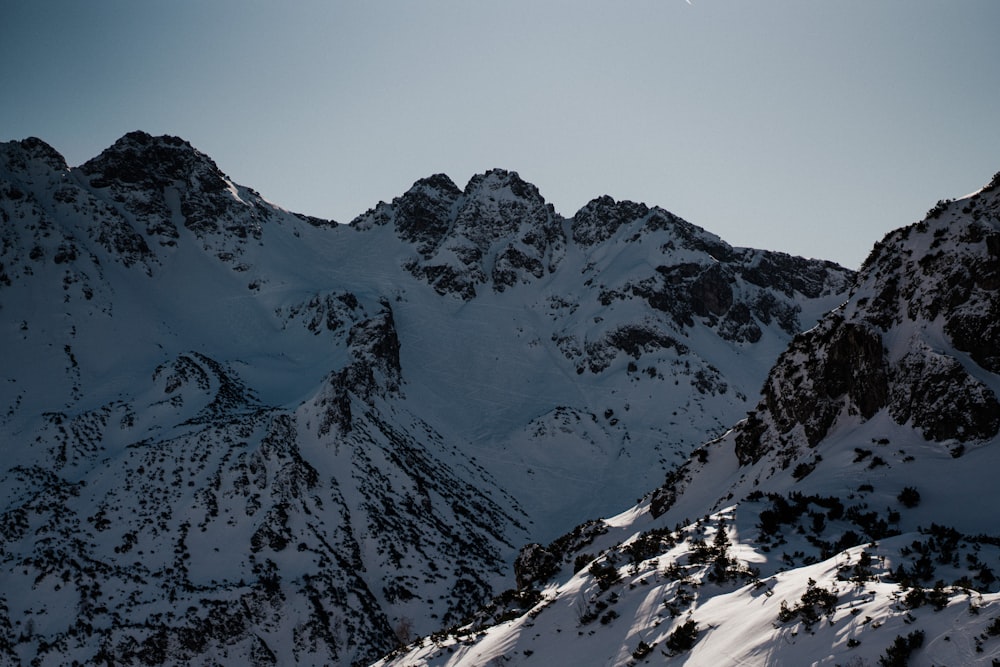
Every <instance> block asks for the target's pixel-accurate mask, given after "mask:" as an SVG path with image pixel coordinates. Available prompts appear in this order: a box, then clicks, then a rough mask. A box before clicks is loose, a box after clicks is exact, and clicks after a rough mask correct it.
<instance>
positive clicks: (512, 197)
mask: <svg viewBox="0 0 1000 667" xmlns="http://www.w3.org/2000/svg"><path fill="white" fill-rule="evenodd" d="M0 160H2V161H0V218H2V222H3V228H2V235H3V236H2V240H0V241H2V242H0V263H2V267H0V276H2V278H0V298H2V299H3V301H2V303H3V308H4V310H5V312H6V313H7V322H8V324H7V325H6V326H5V327H4V328H3V329H2V330H0V336H2V339H0V341H2V344H3V345H4V349H5V350H6V364H5V366H6V369H5V377H4V383H3V392H2V393H0V428H2V433H3V442H4V443H5V444H4V455H5V458H6V462H5V466H4V467H3V469H2V470H0V476H2V479H3V480H4V481H3V484H4V488H6V489H8V493H7V494H5V502H4V505H3V507H2V508H0V511H2V514H3V517H4V520H5V523H4V525H5V526H7V528H5V532H4V534H3V541H2V544H3V551H2V553H3V554H4V563H6V565H5V566H4V567H2V568H0V583H2V585H0V591H3V599H2V600H0V603H2V604H0V628H2V629H3V633H2V634H3V637H2V640H0V652H2V654H3V655H4V659H5V660H9V661H12V662H18V661H24V662H30V661H32V660H35V659H36V658H37V659H38V660H40V661H43V662H44V661H53V662H66V661H72V660H78V661H80V662H93V661H101V660H105V661H107V660H112V661H115V662H119V663H123V664H139V663H147V662H168V663H169V662H173V663H189V662H195V663H197V662H199V661H200V662H204V663H219V662H221V663H227V662H237V663H240V664H245V663H246V662H252V663H255V664H273V663H279V662H283V663H287V662H307V663H308V662H323V663H333V664H357V663H364V662H367V661H370V660H372V659H375V658H377V657H378V656H379V655H382V654H383V653H385V652H386V651H388V650H390V649H391V648H393V647H394V646H395V645H396V644H398V643H399V642H400V641H403V640H404V639H409V638H411V637H412V633H414V632H417V633H421V634H426V633H428V632H431V631H433V630H436V629H438V628H439V627H441V626H448V625H453V624H455V623H458V622H460V621H461V620H462V619H463V618H465V617H467V616H469V615H471V614H473V613H474V612H475V611H476V610H477V609H478V608H479V606H480V604H481V603H482V602H484V601H486V600H488V599H489V598H490V597H491V596H492V595H494V594H495V593H497V591H499V590H502V588H503V587H505V586H507V585H510V584H512V583H513V581H514V574H515V573H514V571H513V570H514V563H513V561H514V558H515V556H516V554H517V552H518V550H519V548H520V547H521V546H522V545H523V544H526V543H528V542H532V541H536V542H537V541H543V540H547V539H551V538H553V537H555V536H557V535H558V534H559V533H560V532H562V530H564V526H566V525H572V524H573V523H575V522H578V521H580V520H582V519H585V518H587V517H588V516H590V515H591V513H606V512H608V511H609V510H611V509H614V508H617V507H620V506H622V505H623V504H625V503H626V502H630V501H631V500H632V499H633V498H634V497H635V495H636V494H637V493H641V492H642V489H648V488H652V487H654V486H655V485H656V484H657V483H659V481H660V480H661V479H662V475H663V473H664V472H665V471H666V470H668V469H670V468H671V467H672V465H673V462H674V461H676V460H678V459H680V458H681V457H684V456H686V454H687V452H688V451H689V450H690V449H691V448H692V447H694V446H695V445H696V444H698V443H699V442H700V441H701V440H702V438H703V436H704V434H705V433H713V434H716V435H721V433H722V432H723V431H724V430H725V428H727V427H728V425H729V424H730V423H731V422H732V421H733V420H734V418H737V417H739V416H741V415H742V414H745V412H746V411H747V409H749V408H751V407H752V405H751V403H750V399H749V398H748V396H752V395H754V393H755V392H756V391H757V389H758V387H759V386H760V384H761V383H762V382H763V381H764V379H765V377H766V374H767V370H768V368H769V367H770V363H771V361H772V360H773V359H774V358H775V357H776V356H777V354H778V353H779V352H780V350H781V349H782V348H783V347H784V346H785V345H786V344H787V342H788V341H789V340H790V339H791V336H792V334H793V333H794V331H796V330H797V329H799V328H805V327H807V326H809V325H811V323H812V322H815V321H816V320H817V319H818V318H819V316H820V314H821V313H822V312H824V311H826V310H828V309H829V308H830V307H833V306H834V305H837V303H839V302H840V301H842V300H843V297H844V294H845V292H846V289H847V286H848V284H849V282H850V281H851V280H852V279H853V276H854V274H853V272H851V271H848V270H846V269H843V268H842V267H837V266H836V265H833V264H830V263H824V262H819V261H810V260H799V259H795V258H791V257H789V256H787V255H782V254H780V253H768V252H765V251H755V250H750V249H736V248H732V247H731V246H728V244H726V243H725V242H724V241H722V240H721V239H718V237H715V236H713V235H711V234H709V233H708V232H706V231H705V230H702V229H700V228H698V227H696V226H694V225H691V224H690V223H687V222H685V221H683V220H681V219H680V218H677V217H676V216H672V215H671V214H669V213H667V212H666V211H664V210H662V209H657V208H649V207H646V206H645V205H640V204H633V203H630V202H625V203H621V202H614V203H612V202H610V201H608V200H607V199H601V200H600V201H601V202H602V204H601V205H602V206H604V207H605V208H607V209H609V210H613V211H617V212H618V214H617V215H618V218H617V219H609V220H608V221H607V222H606V223H602V222H601V220H600V217H601V215H603V214H598V212H596V211H589V212H588V213H587V214H585V215H583V216H582V217H581V218H580V221H577V220H576V217H574V218H563V217H562V216H559V215H558V214H557V213H555V211H554V210H553V209H552V207H551V205H549V204H547V203H546V202H545V201H544V199H543V198H542V197H541V194H540V193H539V192H538V190H537V188H535V187H534V186H532V185H530V184H527V183H525V182H524V181H522V180H521V179H520V177H518V176H517V175H516V174H515V173H514V172H509V171H505V170H494V171H491V172H486V173H484V174H482V175H480V176H477V177H474V178H473V179H470V184H469V185H468V186H467V187H466V189H465V190H462V191H459V190H458V188H457V186H455V185H454V183H451V181H450V179H446V177H443V176H432V177H428V178H427V179H423V180H421V181H418V182H417V184H415V185H414V186H413V188H411V189H410V190H409V191H408V193H404V195H402V196H401V197H400V198H397V199H396V200H394V201H393V202H392V203H390V204H380V205H378V206H376V207H375V208H374V209H372V210H371V211H369V212H368V213H366V214H363V215H362V216H360V217H359V218H357V219H356V220H355V221H354V222H352V223H351V224H350V225H336V224H333V223H329V222H328V221H321V220H317V219H314V218H309V217H308V216H302V215H299V214H295V213H291V212H288V211H285V210H284V209H281V208H279V207H277V206H274V205H272V204H270V203H268V202H266V201H265V200H263V199H262V198H261V197H260V196H259V195H258V194H257V193H256V192H255V191H253V190H252V189H250V188H247V187H245V186H241V185H239V184H236V183H233V182H232V181H231V180H230V179H229V178H228V177H227V176H225V174H224V173H222V172H221V171H220V170H219V168H218V166H217V165H215V163H214V161H212V160H211V159H210V158H208V157H207V156H204V155H202V154H201V153H199V152H198V151H197V149H195V148H194V147H192V146H191V145H190V144H188V143H187V142H185V141H183V140H181V139H179V138H175V137H152V136H150V135H147V134H145V133H130V134H129V135H126V136H125V137H123V139H122V140H120V141H119V142H116V144H115V145H114V146H113V147H111V148H110V149H109V150H107V151H105V152H104V153H102V155H101V156H98V158H95V159H94V160H91V161H89V162H87V163H85V165H83V166H82V167H79V168H69V167H67V166H66V164H65V161H64V160H62V159H61V158H60V157H59V156H58V154H57V153H56V152H55V151H54V150H53V149H51V147H48V146H47V144H44V142H41V141H37V140H26V141H25V142H12V143H8V144H4V145H3V146H0ZM595 201H596V200H595ZM588 216H589V217H588ZM577 223H578V224H577ZM574 229H575V230H576V231H575V232H574ZM598 229H601V230H603V231H599V232H598V231H594V230H598ZM574 233H576V234H577V236H579V237H580V240H577V239H575V237H574ZM591 235H596V236H594V239H591ZM598 236H600V237H602V238H601V239H600V240H597V237H598ZM581 241H584V242H581ZM727 262H728V263H727ZM470 341H471V342H470ZM64 610H71V611H68V612H67V611H64ZM29 621H30V622H29Z"/></svg>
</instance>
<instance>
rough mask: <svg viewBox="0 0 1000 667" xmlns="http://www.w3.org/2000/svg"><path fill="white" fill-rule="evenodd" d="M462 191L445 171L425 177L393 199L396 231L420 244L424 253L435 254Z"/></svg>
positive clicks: (446, 230) (411, 241)
mask: <svg viewBox="0 0 1000 667" xmlns="http://www.w3.org/2000/svg"><path fill="white" fill-rule="evenodd" d="M461 194H462V191H461V190H459V189H458V186H457V185H455V183H454V182H453V181H452V180H451V179H450V178H448V177H447V176H445V175H444V174H436V175H434V176H431V177H429V178H423V179H420V180H419V181H417V182H416V183H414V184H413V187H411V188H410V189H409V190H407V191H406V193H405V194H404V195H403V196H402V197H398V198H397V199H396V200H394V201H393V205H394V207H395V221H396V233H397V234H398V235H399V237H400V238H401V239H403V240H404V241H409V242H410V243H413V244H414V245H416V246H417V251H418V252H420V254H421V255H423V256H425V257H429V256H430V255H431V254H433V252H434V249H435V248H437V247H438V246H439V245H440V244H441V241H442V240H443V239H444V237H445V236H446V235H447V233H448V230H449V229H450V228H451V223H452V221H451V213H452V208H453V206H454V205H455V201H456V200H457V199H458V198H459V197H460V196H461Z"/></svg>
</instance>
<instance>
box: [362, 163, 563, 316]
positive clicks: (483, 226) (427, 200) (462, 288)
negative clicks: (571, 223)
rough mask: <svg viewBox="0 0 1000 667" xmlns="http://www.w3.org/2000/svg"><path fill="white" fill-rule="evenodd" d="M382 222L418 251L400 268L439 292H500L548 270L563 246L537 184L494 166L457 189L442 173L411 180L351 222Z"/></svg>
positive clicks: (364, 225)
mask: <svg viewBox="0 0 1000 667" xmlns="http://www.w3.org/2000/svg"><path fill="white" fill-rule="evenodd" d="M390 221H392V224H393V225H394V227H395V230H396V233H397V234H398V235H399V237H400V238H402V239H403V240H405V241H407V242H409V243H412V244H413V245H414V246H415V248H416V250H417V252H418V257H416V258H413V259H411V260H410V261H408V262H407V263H406V269H407V270H408V271H409V272H410V273H412V274H413V275H414V276H415V277H417V278H419V279H422V280H424V281H426V282H427V283H429V284H430V285H432V286H433V287H434V289H435V290H436V291H437V292H438V293H439V294H453V295H456V296H458V297H459V298H462V299H465V300H469V299H472V298H473V297H475V296H476V294H477V286H482V285H490V286H492V288H493V289H494V290H496V291H498V292H502V291H504V290H505V289H507V288H510V287H512V286H514V285H516V284H518V283H521V282H526V283H530V282H532V281H534V280H537V279H539V278H541V277H542V276H543V275H545V274H547V273H549V272H551V271H553V270H555V267H556V265H557V264H558V262H559V258H560V257H561V255H562V253H563V247H564V245H565V239H564V235H563V231H562V226H561V218H560V217H559V216H558V215H557V214H556V213H555V210H554V209H553V208H552V206H551V205H550V204H546V203H545V200H544V198H542V196H541V194H540V193H539V192H538V188H536V187H535V186H534V185H531V184H530V183H526V182H525V181H523V180H522V179H521V177H520V176H518V175H517V173H515V172H511V171H505V170H502V169H494V170H492V171H489V172H486V173H484V174H477V175H476V176H473V177H472V179H471V180H470V181H469V183H468V185H467V186H466V187H465V190H464V191H463V192H460V191H459V190H458V188H457V187H456V186H455V184H454V183H452V181H451V180H450V179H449V178H448V177H447V176H444V175H437V176H433V177H431V178H427V179H423V180H420V181H417V183H415V184H414V185H413V187H412V188H410V190H408V191H407V192H406V194H404V195H403V196H402V197H398V198H396V199H394V200H393V202H392V203H391V204H381V205H379V206H378V207H376V208H375V209H372V210H371V211H369V212H368V213H366V214H365V215H363V216H360V217H359V218H357V219H356V220H355V221H354V222H352V223H351V225H352V226H353V227H355V228H356V229H362V230H363V229H369V228H371V227H372V226H373V225H384V224H388V223H389V222H390Z"/></svg>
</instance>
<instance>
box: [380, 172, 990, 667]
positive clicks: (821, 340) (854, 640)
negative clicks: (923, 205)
mask: <svg viewBox="0 0 1000 667" xmlns="http://www.w3.org/2000/svg"><path fill="white" fill-rule="evenodd" d="M998 185H1000V175H998V176H997V177H994V179H993V180H992V181H991V182H990V184H989V185H987V186H986V187H985V188H983V189H981V190H979V191H977V192H976V193H974V194H973V195H970V196H969V197H967V198H965V199H962V200H958V201H942V202H939V204H938V205H937V206H935V207H934V208H933V209H931V211H929V213H928V215H927V217H926V218H925V219H924V220H922V221H920V222H918V223H915V224H913V225H910V226H907V227H904V228H901V229H898V230H896V231H893V232H890V233H889V234H887V235H886V237H885V238H884V239H883V240H882V241H881V242H880V243H879V244H877V245H876V246H875V248H874V249H873V251H872V253H871V255H870V256H869V258H868V260H867V261H866V262H865V264H864V265H863V267H862V270H861V272H860V274H859V276H858V280H857V281H856V282H855V285H854V287H853V289H852V290H851V293H850V295H849V298H848V299H847V301H846V302H845V303H844V304H843V305H841V306H839V307H838V308H836V309H834V310H832V311H831V312H830V313H829V314H827V315H826V316H825V317H824V318H822V319H821V320H820V322H819V323H818V324H817V325H816V326H815V327H813V328H811V329H809V330H808V331H805V332H802V333H799V334H798V335H796V336H795V337H794V338H793V339H792V341H791V342H790V344H789V346H788V347H787V349H786V350H785V351H783V352H782V353H781V354H780V355H779V356H778V358H777V360H776V362H775V365H774V367H773V368H772V370H771V371H770V372H769V374H768V378H767V380H766V382H765V383H764V385H763V388H762V391H761V397H760V400H759V402H758V404H757V406H756V407H755V408H754V409H753V410H750V411H749V412H748V415H747V416H746V418H745V419H742V420H740V421H739V422H737V423H735V424H734V426H733V428H732V429H731V430H730V431H728V432H727V433H726V434H724V435H723V436H722V437H720V438H717V439H714V440H710V441H707V442H706V443H705V444H704V445H702V446H700V447H698V448H696V449H695V450H694V452H693V453H692V455H691V457H690V458H689V459H688V460H687V461H686V462H684V463H682V464H681V465H680V466H678V467H677V468H675V469H674V470H672V471H671V472H670V473H669V474H668V476H667V480H666V482H665V483H664V484H662V485H661V486H660V487H659V488H657V489H656V490H654V491H653V492H652V493H651V494H648V495H647V496H645V497H644V498H643V499H641V500H640V501H639V503H638V504H637V505H635V506H633V507H631V508H629V509H627V510H625V511H624V512H622V513H621V514H619V515H617V516H613V517H610V518H608V519H603V520H592V521H589V522H585V523H583V524H581V525H580V526H578V527H577V528H576V529H575V530H574V531H572V532H570V533H567V534H566V535H564V536H563V537H561V538H559V539H557V540H555V541H554V542H552V543H550V544H548V545H546V546H542V545H540V544H535V545H530V546H529V547H527V548H526V549H524V550H522V552H521V555H520V556H519V558H518V561H517V565H516V568H517V570H518V588H517V589H516V592H515V591H511V592H508V593H506V594H504V595H501V596H499V597H498V598H496V599H495V600H494V601H493V603H492V604H491V605H490V606H487V607H484V608H483V609H482V610H480V612H479V613H478V614H477V615H476V616H474V617H473V619H472V622H471V623H469V624H466V625H464V626H459V627H456V628H452V629H451V630H450V631H449V632H443V633H438V634H436V635H433V636H430V637H426V638H424V639H421V640H419V641H418V642H415V643H413V644H411V645H410V646H409V647H407V648H406V649H400V650H399V651H398V652H397V653H395V654H393V655H390V656H388V657H387V658H385V659H383V660H382V661H380V662H378V663H377V664H378V665H394V664H407V665H435V664H448V665H471V664H487V663H489V662H490V661H491V660H496V661H503V662H504V664H526V665H530V664H535V663H537V664H552V662H553V661H562V662H571V663H573V664H621V665H626V664H629V665H637V664H646V663H649V662H664V661H665V662H667V663H668V664H674V663H676V664H689V663H690V664H715V663H717V662H718V660H719V659H720V657H724V658H725V659H727V660H732V661H734V662H737V663H741V664H744V663H747V664H774V665H783V664H788V665H798V664H856V665H864V664H881V665H903V664H913V665H925V664H926V665H932V664H969V665H971V664H996V662H997V661H998V660H1000V642H998V641H997V639H996V637H997V636H998V635H1000V583H998V579H997V578H996V575H995V572H996V569H997V567H1000V526H998V525H997V523H996V518H995V513H994V512H993V508H992V503H990V502H989V500H990V498H991V495H990V491H991V489H993V488H994V487H995V479H994V478H995V475H994V471H995V470H996V461H997V457H998V455H1000V453H998V452H1000V450H998V443H1000V403H998V402H997V395H998V393H1000V377H998V376H997V374H996V370H997V369H996V367H995V357H994V356H993V354H992V351H993V350H995V348H993V347H992V345H991V344H990V342H991V341H993V340H994V337H995V325H994V323H995V319H994V318H992V317H991V314H992V313H993V312H995V309H996V308H997V307H998V305H1000V289H998V288H1000V284H998V283H997V281H996V280H995V276H996V275H997V271H998V270H1000V241H998V239H1000V236H998V234H1000V208H998V205H1000V192H998V190H1000V188H998V187H997V186H998ZM983 341H985V342H983ZM981 342H983V343H982V344H980V343H981ZM598 621H599V622H598Z"/></svg>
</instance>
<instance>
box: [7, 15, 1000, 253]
mask: <svg viewBox="0 0 1000 667" xmlns="http://www.w3.org/2000/svg"><path fill="white" fill-rule="evenodd" d="M3 9H4V11H3V21H2V22H0V94H2V96H3V103H2V104H0V141H8V140H13V139H23V138H25V137H28V136H37V137H40V138H41V139H43V140H45V141H46V142H48V143H50V144H51V145H52V146H53V147H54V148H55V149H56V150H58V151H59V152H60V153H62V154H63V155H64V156H65V157H66V159H67V161H68V162H69V163H70V165H73V166H77V165H79V164H81V163H83V162H85V161H86V160H88V159H89V158H91V157H94V156H96V155H98V154H99V153H100V152H101V151H102V150H104V149H105V148H106V147H108V146H110V145H111V144H112V143H114V141H115V140H116V139H117V138H119V137H120V136H122V135H123V134H125V133H127V132H129V131H132V130H144V131H146V132H149V133H151V134H173V135H178V136H181V137H183V138H184V139H187V140H188V141H190V142H191V143H192V144H193V145H194V146H195V147H197V148H198V149H199V150H201V151H202V152H204V153H206V154H207V155H209V156H210V157H212V158H213V159H214V160H215V161H216V162H217V163H218V165H219V167H220V168H221V169H222V170H223V171H224V172H226V173H227V174H229V175H230V176H231V177H232V178H233V179H234V180H235V181H236V182H238V183H240V184H242V185H247V186H249V187H252V188H254V189H256V190H258V191H260V192H261V194H262V195H263V196H265V197H266V198H267V199H269V200H271V201H272V202H274V203H276V204H278V205H280V206H283V207H285V208H288V209H291V210H294V211H299V212H302V213H306V214H309V215H314V216H319V217H323V218H332V219H334V220H337V221H338V222H342V223H346V222H350V221H351V220H352V219H353V218H354V217H355V216H357V215H359V214H361V213H363V212H364V211H365V210H367V209H368V208H370V207H372V206H374V205H375V204H376V203H378V201H379V200H385V201H388V200H391V199H392V198H393V197H396V196H398V195H400V194H402V193H403V192H404V191H405V190H406V189H408V188H409V186H410V185H411V184H412V183H413V182H414V181H416V180H417V179H419V178H422V177H425V176H429V175H431V174H434V173H439V172H443V173H446V174H448V175H449V176H451V178H452V179H453V180H454V181H455V182H456V183H457V184H458V185H459V186H460V187H462V186H464V185H465V183H466V182H467V181H468V180H469V178H470V177H471V176H472V175H473V174H475V173H480V172H483V171H486V170H488V169H491V168H494V167H502V168H505V169H511V170H514V171H517V172H518V173H519V174H520V175H521V176H522V177H523V178H524V179H525V180H528V181H530V182H532V183H534V184H535V185H537V186H538V188H539V190H540V191H541V193H542V195H543V196H544V197H545V198H546V200H548V201H549V202H551V203H552V204H553V205H554V206H555V208H556V210H557V211H559V212H560V213H561V214H562V215H564V216H567V217H569V216H572V215H573V213H575V212H576V211H577V210H578V209H579V208H580V207H581V206H583V205H584V204H585V203H586V202H587V201H589V200H590V199H592V198H594V197H597V196H600V195H603V194H609V195H611V196H612V197H614V198H616V199H631V200H635V201H641V202H645V203H646V204H649V205H658V206H662V207H663V208H666V209H668V210H670V211H672V212H673V213H675V214H677V215H680V216H682V217H684V218H685V219H687V220H688V221H690V222H692V223H694V224H696V225H699V226H701V227H704V228H705V229H707V230H709V231H711V232H713V233H715V234H718V235H719V236H721V237H722V238H723V239H725V240H726V241H728V242H729V243H731V244H733V245H737V246H752V247H758V248H767V249H771V250H780V251H783V252H788V253H792V254H796V255H804V256H808V257H817V258H824V259H832V260H834V261H837V262H840V263H842V264H844V265H846V266H849V267H851V268H857V267H858V266H859V265H860V263H861V261H862V260H863V259H864V258H865V257H866V256H867V254H868V252H869V250H870V249H871V247H872V245H873V244H874V243H875V242H876V241H878V240H879V239H880V238H881V237H882V236H883V235H884V234H885V233H886V232H888V231H890V230H892V229H894V228H897V227H901V226H903V225H906V224H910V223H912V222H914V221H916V220H918V219H920V218H922V217H923V215H924V213H925V212H926V211H927V210H928V209H929V208H930V207H931V206H933V204H934V203H935V202H936V201H937V200H938V199H944V198H949V197H958V196H961V195H964V194H966V193H968V192H970V191H972V190H975V189H977V188H979V187H981V186H982V185H984V184H985V183H986V182H988V181H989V179H990V178H991V177H992V175H993V174H994V173H995V172H997V171H1000V72H998V70H1000V67H998V65H1000V39H998V38H997V29H998V28H1000V2H996V1H995V0H950V1H945V0H838V1H837V2H819V1H815V2H814V1H807V0H761V1H759V2H753V1H750V0H742V1H739V2H737V1H735V0H730V1H722V0H691V3H690V4H688V3H687V2H686V1H685V0H655V1H654V0H622V1H619V2H610V1H605V2H595V1H590V0H574V1H569V0H549V1H546V0H535V1H534V2H525V1H519V0H515V1H510V2H505V3H485V2H478V1H469V0H405V1H404V0H391V1H389V0H387V1H384V2H376V1H367V2H366V1H361V0H356V1H351V2H339V1H330V2H326V1H322V2H321V1H319V0H313V1H310V2H290V3H281V4H278V3H273V2H264V1H263V0H213V1H211V2H202V1H200V0H173V1H172V2H132V1H130V0H115V1H113V2H112V1H108V0H94V1H92V2H87V3H83V2H74V1H72V0H64V1H61V2H54V1H52V0H32V1H30V2H28V1H25V2H20V1H11V0H5V1H4V2H3Z"/></svg>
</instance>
